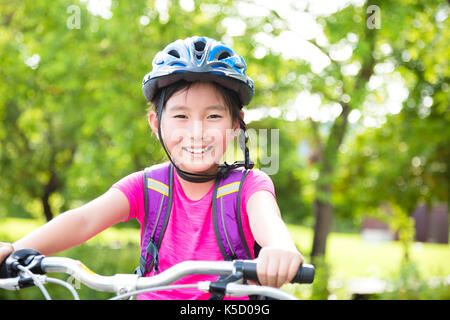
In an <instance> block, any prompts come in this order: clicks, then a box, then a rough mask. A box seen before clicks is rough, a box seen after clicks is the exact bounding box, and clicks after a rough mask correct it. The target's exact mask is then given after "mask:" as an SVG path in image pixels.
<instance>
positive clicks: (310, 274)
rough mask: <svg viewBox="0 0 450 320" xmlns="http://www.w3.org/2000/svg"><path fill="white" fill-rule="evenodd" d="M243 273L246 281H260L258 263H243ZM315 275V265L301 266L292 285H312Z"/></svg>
mask: <svg viewBox="0 0 450 320" xmlns="http://www.w3.org/2000/svg"><path fill="white" fill-rule="evenodd" d="M242 272H243V274H244V279H247V280H258V275H257V273H256V262H246V261H243V263H242ZM314 273H315V269H314V266H313V265H311V264H306V263H304V264H301V265H300V267H299V268H298V271H297V274H296V275H295V277H294V279H292V281H291V283H312V282H313V281H314Z"/></svg>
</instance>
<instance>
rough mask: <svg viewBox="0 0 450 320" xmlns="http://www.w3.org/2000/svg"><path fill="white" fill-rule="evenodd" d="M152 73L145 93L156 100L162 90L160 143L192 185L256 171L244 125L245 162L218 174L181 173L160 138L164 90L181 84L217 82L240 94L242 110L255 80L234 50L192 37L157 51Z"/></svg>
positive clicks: (221, 167)
mask: <svg viewBox="0 0 450 320" xmlns="http://www.w3.org/2000/svg"><path fill="white" fill-rule="evenodd" d="M152 67H153V69H152V71H151V72H149V73H147V74H146V75H145V76H144V79H143V81H142V91H143V92H144V96H145V98H146V99H147V100H148V101H153V99H154V98H155V96H156V94H157V92H158V91H159V90H161V94H160V98H159V103H158V105H157V107H156V113H157V116H158V134H159V141H160V142H161V145H162V147H163V149H164V151H165V153H166V154H167V156H168V157H169V160H170V162H171V163H172V164H173V165H174V167H175V169H176V171H177V173H178V174H179V175H180V176H181V177H182V178H183V179H185V180H187V181H190V182H199V183H200V182H206V181H210V180H212V179H216V178H222V177H226V176H227V175H228V174H229V171H230V170H232V169H235V168H238V167H245V169H251V168H253V165H254V164H253V162H252V161H250V155H249V150H248V147H247V146H246V143H247V141H248V137H247V136H246V135H245V126H244V127H242V125H241V129H243V130H241V132H240V134H239V138H238V141H239V145H240V147H241V149H242V152H243V154H244V159H245V161H235V162H234V163H232V164H228V163H226V162H225V163H224V164H221V165H219V168H218V172H217V173H216V174H205V173H200V174H199V173H192V172H187V171H183V170H181V169H180V168H179V167H178V166H177V165H176V164H175V162H174V161H173V160H172V157H171V156H170V154H169V152H168V151H167V149H166V147H165V145H164V141H163V140H162V138H161V137H162V135H161V116H162V112H163V104H164V96H165V91H166V90H165V87H167V86H169V85H171V84H173V83H175V82H177V81H180V80H185V81H188V82H194V81H214V82H216V83H218V84H219V85H222V86H223V87H226V88H228V89H230V90H233V91H234V92H236V93H237V95H238V97H239V100H240V102H241V104H240V106H239V107H240V108H242V107H243V106H244V105H247V104H248V103H249V102H250V100H251V99H252V97H253V94H254V87H253V86H254V84H253V80H252V79H250V78H249V77H248V76H247V75H246V74H245V70H246V67H247V66H246V64H245V61H244V59H243V58H242V57H241V56H239V55H238V54H237V53H236V52H235V51H234V50H233V49H232V48H230V47H229V46H227V45H226V44H224V43H223V42H219V41H216V40H214V39H211V38H207V37H197V36H195V37H190V38H187V39H184V40H182V39H179V40H176V41H174V42H172V43H170V44H169V45H167V46H166V47H165V48H164V49H163V50H162V51H160V52H158V53H157V54H156V56H155V58H154V59H153V62H152Z"/></svg>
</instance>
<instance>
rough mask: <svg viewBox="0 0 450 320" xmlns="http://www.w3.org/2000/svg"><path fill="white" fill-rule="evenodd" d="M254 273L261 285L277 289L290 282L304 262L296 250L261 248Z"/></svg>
mask: <svg viewBox="0 0 450 320" xmlns="http://www.w3.org/2000/svg"><path fill="white" fill-rule="evenodd" d="M256 261H257V264H256V272H257V274H258V279H259V282H260V283H261V284H262V285H265V286H269V287H275V288H279V287H281V286H282V285H283V284H285V283H288V282H290V281H291V280H292V279H294V276H295V274H296V272H297V270H298V268H299V267H300V265H301V264H302V263H303V262H304V261H305V259H304V258H303V256H302V255H301V253H300V252H298V251H297V250H295V251H293V250H287V249H284V248H279V247H270V246H269V247H263V248H262V249H261V251H260V252H259V255H258V258H257V259H256Z"/></svg>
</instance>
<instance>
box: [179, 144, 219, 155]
mask: <svg viewBox="0 0 450 320" xmlns="http://www.w3.org/2000/svg"><path fill="white" fill-rule="evenodd" d="M211 148H212V146H208V147H206V148H203V149H191V148H183V149H184V150H186V151H188V152H190V153H196V154H200V153H205V152H207V151H209V150H210V149H211Z"/></svg>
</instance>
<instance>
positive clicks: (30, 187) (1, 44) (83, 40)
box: [0, 0, 304, 220]
mask: <svg viewBox="0 0 450 320" xmlns="http://www.w3.org/2000/svg"><path fill="white" fill-rule="evenodd" d="M89 5H90V2H87V1H74V2H71V3H70V4H68V3H67V2H66V1H52V2H51V3H49V2H47V1H43V0H39V1H23V2H20V3H12V2H9V1H1V5H0V17H1V19H0V34H1V35H2V36H1V37H0V50H1V52H2V59H1V61H0V76H1V79H2V85H1V87H0V119H1V126H0V142H1V143H0V171H1V173H2V179H1V181H0V184H1V190H2V193H1V195H0V209H1V210H0V212H1V214H2V215H5V214H7V215H12V216H30V215H32V216H34V217H37V216H41V215H42V214H45V217H46V219H47V220H49V219H51V218H52V217H53V215H54V214H57V213H60V212H63V211H66V210H68V209H70V208H73V207H77V206H79V205H80V204H82V203H83V202H85V201H88V200H91V199H92V198H95V197H96V196H98V195H100V194H102V193H103V192H105V191H106V190H107V189H108V188H109V187H110V186H111V184H112V183H114V182H115V181H117V180H118V179H120V178H122V177H123V176H125V175H127V174H129V173H131V172H133V171H137V170H141V169H142V168H144V167H145V166H149V165H151V164H154V163H157V162H161V161H162V160H163V159H164V154H163V152H162V149H161V148H160V146H159V143H158V141H157V140H156V139H155V138H154V136H152V135H151V134H150V130H149V128H148V124H147V121H146V118H145V109H146V101H145V99H144V97H143V95H142V92H141V79H142V78H143V76H144V75H145V74H146V73H147V72H149V71H150V69H151V61H152V58H153V56H154V55H155V54H156V52H157V51H159V50H161V49H162V48H164V46H165V45H167V44H168V43H169V42H171V41H173V40H175V39H178V38H185V37H188V36H193V35H206V36H209V37H213V38H216V39H224V40H227V42H229V43H230V44H231V45H233V46H234V47H235V49H236V50H237V51H238V52H239V53H240V54H242V55H243V56H244V57H245V58H246V60H247V62H248V65H249V70H248V72H249V74H250V75H255V76H256V77H255V82H256V86H257V88H258V90H257V93H256V96H255V102H254V104H255V105H266V104H267V103H269V104H272V105H278V104H281V103H283V101H285V100H286V99H288V98H290V97H292V96H293V94H294V93H295V92H296V91H295V88H294V84H293V83H292V81H291V82H289V81H288V80H286V77H285V75H286V74H287V73H288V70H290V71H291V72H300V71H301V68H302V66H304V64H298V63H295V62H294V61H285V60H283V59H282V57H281V56H279V55H278V54H274V53H272V52H268V54H267V55H265V57H264V58H262V59H260V60H258V59H256V58H254V56H253V52H254V49H255V41H254V39H253V38H254V35H255V34H256V33H258V32H260V30H261V29H262V27H263V25H267V24H269V25H274V28H272V31H271V32H269V33H271V34H274V35H276V34H279V33H280V28H278V27H275V25H277V21H279V20H280V18H279V16H277V14H276V13H275V12H274V11H271V10H268V12H267V15H264V16H260V17H242V18H240V20H244V21H245V24H246V26H247V27H246V28H245V32H244V34H243V35H240V36H235V37H229V36H228V35H227V24H226V23H225V22H226V21H227V20H226V19H228V21H230V19H231V17H236V16H238V13H237V5H236V3H234V2H232V1H220V2H217V1H201V2H200V1H197V2H196V3H194V6H193V8H191V9H186V8H184V7H182V6H181V5H180V3H179V2H178V1H168V2H167V6H166V7H164V8H163V7H161V5H157V4H156V3H155V1H132V2H126V1H125V2H123V1H120V2H119V1H112V2H111V7H110V8H109V9H108V8H107V9H106V12H103V13H101V12H100V13H99V12H97V13H96V12H95V11H93V10H92V9H90V8H89ZM69 7H70V8H69ZM73 7H75V8H77V9H78V10H79V12H80V16H79V19H78V20H79V25H78V26H77V25H75V26H74V25H72V24H73V23H74V22H76V19H74V17H73V15H74V13H73V11H71V8H73ZM75 12H76V11H75ZM278 25H279V23H278Z"/></svg>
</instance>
